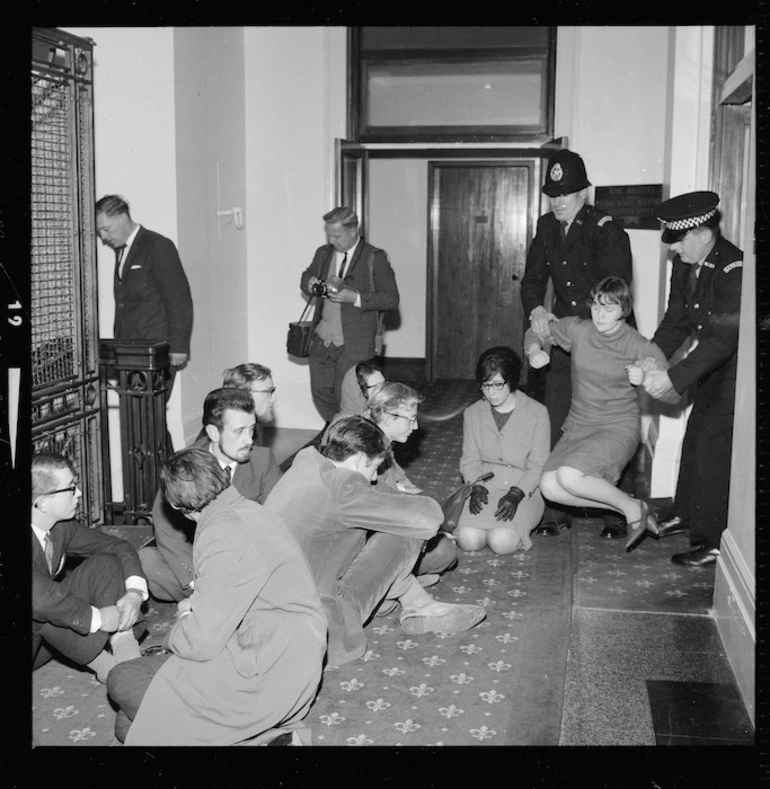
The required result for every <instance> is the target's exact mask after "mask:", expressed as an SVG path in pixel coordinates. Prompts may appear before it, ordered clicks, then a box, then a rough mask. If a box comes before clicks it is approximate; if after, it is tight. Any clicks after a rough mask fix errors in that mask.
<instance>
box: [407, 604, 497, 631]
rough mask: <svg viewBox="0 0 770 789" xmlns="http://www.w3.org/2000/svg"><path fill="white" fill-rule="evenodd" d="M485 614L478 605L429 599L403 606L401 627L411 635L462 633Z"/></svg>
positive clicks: (479, 620)
mask: <svg viewBox="0 0 770 789" xmlns="http://www.w3.org/2000/svg"><path fill="white" fill-rule="evenodd" d="M486 615H487V612H486V611H485V610H484V608H483V607H482V606H480V605H461V604H459V603H440V602H439V601H438V600H431V601H430V602H428V603H425V604H424V605H421V606H417V607H414V608H405V609H404V610H403V611H402V613H401V629H402V630H403V631H404V632H405V633H408V634H409V635H411V636H416V635H422V634H423V633H445V634H452V633H462V632H463V631H464V630H470V629H471V628H472V627H474V626H475V625H477V624H478V623H479V622H481V620H482V619H484V617H485V616H486Z"/></svg>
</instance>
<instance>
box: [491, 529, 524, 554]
mask: <svg viewBox="0 0 770 789" xmlns="http://www.w3.org/2000/svg"><path fill="white" fill-rule="evenodd" d="M487 542H488V543H489V547H490V549H491V550H492V551H493V552H494V553H497V554H500V555H505V554H508V553H513V552H514V551H516V550H517V549H518V548H519V547H520V546H521V537H519V535H518V534H516V532H515V531H514V530H513V529H492V531H491V532H490V533H489V535H488V536H487Z"/></svg>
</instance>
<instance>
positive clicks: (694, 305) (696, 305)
mask: <svg viewBox="0 0 770 789" xmlns="http://www.w3.org/2000/svg"><path fill="white" fill-rule="evenodd" d="M692 306H693V307H695V309H696V310H697V309H698V307H700V304H693V305H692Z"/></svg>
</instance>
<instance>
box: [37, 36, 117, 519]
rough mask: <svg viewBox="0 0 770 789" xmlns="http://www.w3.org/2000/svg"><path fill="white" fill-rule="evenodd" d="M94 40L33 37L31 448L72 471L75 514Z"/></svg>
mask: <svg viewBox="0 0 770 789" xmlns="http://www.w3.org/2000/svg"><path fill="white" fill-rule="evenodd" d="M92 52H93V45H92V42H90V41H87V40H85V39H81V38H78V37H76V36H72V35H69V34H67V33H64V32H62V31H60V30H54V29H50V28H35V29H34V30H33V35H32V86H31V87H32V118H31V120H32V132H31V156H32V161H31V167H32V190H31V214H32V246H31V307H32V308H31V335H32V348H31V352H32V360H31V361H32V364H31V368H32V441H33V445H34V449H35V450H40V449H43V448H46V449H52V450H54V451H57V452H61V453H62V454H64V455H66V456H67V457H69V458H70V459H71V460H72V461H73V463H74V464H75V465H76V467H77V469H78V472H79V474H80V480H81V487H82V488H83V499H82V501H81V509H82V512H81V513H79V517H80V518H81V519H82V521H83V522H84V523H87V524H90V525H94V524H96V523H97V522H99V520H100V519H101V515H102V509H103V494H102V468H101V440H100V436H101V424H100V419H101V417H100V412H99V381H98V314H97V289H96V254H95V245H94V239H95V236H94V232H93V221H94V220H93V205H94V178H93V101H92V99H93V83H92V71H91V69H92Z"/></svg>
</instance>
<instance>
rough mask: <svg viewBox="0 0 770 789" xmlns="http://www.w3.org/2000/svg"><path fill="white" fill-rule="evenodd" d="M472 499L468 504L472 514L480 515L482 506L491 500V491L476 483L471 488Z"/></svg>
mask: <svg viewBox="0 0 770 789" xmlns="http://www.w3.org/2000/svg"><path fill="white" fill-rule="evenodd" d="M470 499H471V503H470V504H469V505H468V509H469V510H470V511H471V515H478V514H479V513H480V512H481V508H482V507H483V506H484V505H485V504H486V503H487V502H488V501H489V491H488V490H487V489H486V488H485V487H484V486H483V485H474V486H473V487H472V488H471V495H470Z"/></svg>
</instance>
